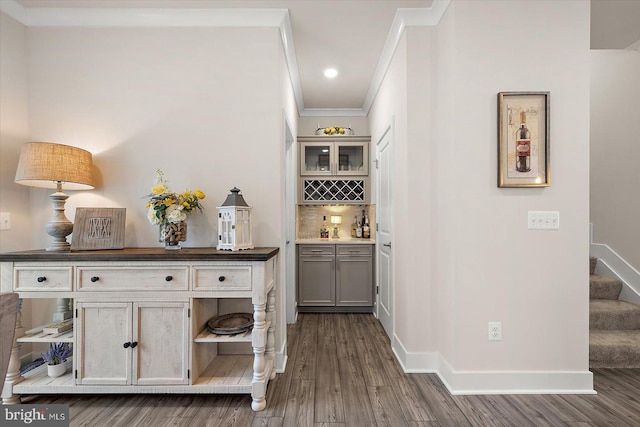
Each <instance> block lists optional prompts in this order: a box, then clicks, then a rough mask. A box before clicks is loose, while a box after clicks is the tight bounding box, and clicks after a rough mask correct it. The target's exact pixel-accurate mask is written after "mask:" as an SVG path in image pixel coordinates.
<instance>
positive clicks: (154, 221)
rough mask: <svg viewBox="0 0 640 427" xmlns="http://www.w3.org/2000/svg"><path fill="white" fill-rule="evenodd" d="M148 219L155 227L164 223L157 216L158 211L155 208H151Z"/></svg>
mask: <svg viewBox="0 0 640 427" xmlns="http://www.w3.org/2000/svg"><path fill="white" fill-rule="evenodd" d="M147 218H149V222H150V223H151V224H153V225H160V222H162V220H161V219H160V218H158V217H157V216H156V210H155V209H154V208H153V206H151V207H149V210H148V211H147Z"/></svg>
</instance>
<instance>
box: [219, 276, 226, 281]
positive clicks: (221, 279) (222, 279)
mask: <svg viewBox="0 0 640 427" xmlns="http://www.w3.org/2000/svg"><path fill="white" fill-rule="evenodd" d="M224 279H226V277H224V276H220V277H218V281H219V282H224Z"/></svg>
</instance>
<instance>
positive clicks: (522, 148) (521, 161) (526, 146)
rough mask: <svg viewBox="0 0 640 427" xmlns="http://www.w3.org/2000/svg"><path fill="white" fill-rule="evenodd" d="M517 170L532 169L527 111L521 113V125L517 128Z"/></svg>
mask: <svg viewBox="0 0 640 427" xmlns="http://www.w3.org/2000/svg"><path fill="white" fill-rule="evenodd" d="M516 170H517V171H518V172H529V171H530V170H531V132H529V129H527V113H525V112H524V111H522V112H521V113H520V127H519V128H518V130H516Z"/></svg>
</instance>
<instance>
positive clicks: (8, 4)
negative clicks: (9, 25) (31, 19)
mask: <svg viewBox="0 0 640 427" xmlns="http://www.w3.org/2000/svg"><path fill="white" fill-rule="evenodd" d="M0 11H2V12H4V13H6V14H7V15H9V16H10V17H12V18H13V19H15V20H16V21H18V22H19V23H21V24H23V25H27V24H26V22H27V10H26V9H25V8H24V7H22V5H21V4H20V3H18V2H17V1H15V0H6V1H5V0H3V1H0Z"/></svg>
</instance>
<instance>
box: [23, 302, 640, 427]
mask: <svg viewBox="0 0 640 427" xmlns="http://www.w3.org/2000/svg"><path fill="white" fill-rule="evenodd" d="M288 333H289V336H288V345H289V348H288V354H289V362H288V365H287V370H286V372H285V373H283V374H278V376H277V377H276V379H275V380H274V381H273V382H271V383H270V384H269V389H268V393H267V408H266V409H265V410H264V411H262V412H255V413H254V412H253V411H252V410H251V407H250V403H251V399H250V397H249V396H245V395H101V396H96V395H91V396H87V395H73V396H46V395H43V396H28V397H24V398H23V402H24V403H35V404H46V403H68V404H69V405H70V414H71V426H109V427H117V426H127V427H129V426H147V425H149V426H154V427H159V426H167V425H172V426H173V425H176V426H198V427H199V426H212V427H213V426H215V427H218V426H264V427H275V426H295V427H305V426H393V427H396V426H517V427H520V426H535V427H538V426H572V427H578V426H640V369H596V370H594V377H595V388H596V391H597V392H598V394H597V395H481V396H451V395H450V394H449V393H448V392H447V390H446V388H445V387H444V386H443V385H442V383H441V382H440V380H439V379H438V377H437V376H436V375H435V374H404V373H403V372H402V370H401V368H400V366H399V364H398V363H397V362H396V360H395V358H394V356H393V354H392V352H391V348H390V346H389V340H388V339H387V337H386V335H385V334H384V331H383V330H382V327H381V325H380V324H379V323H378V321H377V320H376V319H375V318H374V317H373V316H372V315H367V314H301V315H300V317H299V318H298V322H297V323H296V324H295V325H290V326H289V329H288Z"/></svg>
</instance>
